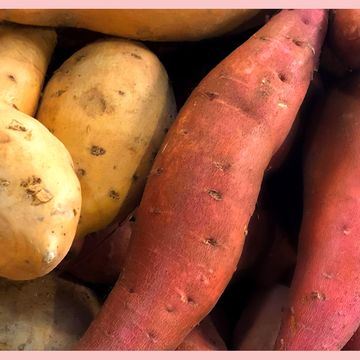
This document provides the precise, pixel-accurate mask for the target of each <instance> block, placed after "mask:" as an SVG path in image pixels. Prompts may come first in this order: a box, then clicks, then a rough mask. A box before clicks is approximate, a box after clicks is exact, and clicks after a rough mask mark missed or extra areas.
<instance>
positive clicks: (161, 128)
mask: <svg viewBox="0 0 360 360" xmlns="http://www.w3.org/2000/svg"><path fill="white" fill-rule="evenodd" d="M175 111H176V108H175V102H174V97H173V93H172V89H171V87H170V85H169V80H168V77H167V73H166V71H165V69H164V68H163V66H162V65H161V63H160V61H159V60H158V58H157V57H156V56H155V55H154V54H153V53H152V52H150V51H149V50H148V49H147V48H145V47H144V46H142V45H141V44H138V43H135V42H131V41H127V40H120V39H110V40H103V41H99V42H96V43H93V44H91V45H88V46H86V47H85V48H83V49H81V50H80V51H78V52H77V53H75V54H74V55H73V56H72V57H71V58H70V59H68V60H67V61H66V62H65V63H64V64H63V65H62V66H61V67H60V68H59V70H58V71H57V72H56V73H55V74H54V76H53V77H52V78H51V79H50V81H49V82H48V84H47V86H46V88H45V90H44V96H43V98H42V101H41V104H40V107H39V112H38V115H37V118H38V119H39V121H41V122H42V123H43V124H44V125H45V126H46V127H47V128H48V129H49V130H50V131H51V132H52V133H53V134H54V135H55V136H56V137H57V138H59V139H60V140H61V141H62V142H63V143H64V144H65V146H66V147H67V149H68V150H69V152H70V153H71V156H72V158H73V160H74V164H75V169H76V172H77V174H78V176H79V179H80V183H81V188H82V197H83V203H82V210H81V220H80V223H79V228H78V232H77V237H80V238H81V237H83V236H85V235H86V234H88V233H90V232H94V231H97V230H100V229H102V228H105V227H106V226H107V225H108V224H109V223H111V222H112V221H113V220H114V219H115V217H116V216H118V218H119V219H120V220H123V219H125V217H126V216H127V215H128V213H129V212H130V211H131V210H133V209H134V207H135V206H136V204H137V202H138V201H139V199H140V196H141V192H142V190H143V187H144V184H145V180H146V176H147V175H148V173H149V171H150V169H151V164H152V161H153V157H154V155H155V154H156V152H157V150H158V147H159V146H160V144H161V141H162V139H163V137H164V136H165V133H166V131H167V129H168V128H169V126H170V124H171V122H172V120H173V119H174V117H175Z"/></svg>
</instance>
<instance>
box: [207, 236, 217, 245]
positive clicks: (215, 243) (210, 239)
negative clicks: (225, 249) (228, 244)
mask: <svg viewBox="0 0 360 360" xmlns="http://www.w3.org/2000/svg"><path fill="white" fill-rule="evenodd" d="M204 244H206V245H211V246H213V247H216V246H217V245H218V242H217V240H216V239H214V238H213V237H208V238H206V239H205V240H204Z"/></svg>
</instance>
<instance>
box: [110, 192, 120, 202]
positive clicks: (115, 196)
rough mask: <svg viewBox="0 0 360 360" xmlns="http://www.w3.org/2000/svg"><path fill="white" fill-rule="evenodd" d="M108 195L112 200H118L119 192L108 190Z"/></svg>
mask: <svg viewBox="0 0 360 360" xmlns="http://www.w3.org/2000/svg"><path fill="white" fill-rule="evenodd" d="M109 197H110V198H111V199H113V200H120V194H119V193H118V192H117V191H115V190H110V191H109Z"/></svg>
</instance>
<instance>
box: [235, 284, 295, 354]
mask: <svg viewBox="0 0 360 360" xmlns="http://www.w3.org/2000/svg"><path fill="white" fill-rule="evenodd" d="M288 292H289V289H288V288H287V287H286V286H282V285H276V286H274V287H273V288H272V289H271V290H269V291H267V292H265V293H264V292H257V293H256V294H255V295H254V297H253V298H252V299H251V302H250V304H249V306H248V308H247V309H245V312H244V313H243V315H242V316H241V318H240V320H239V322H238V324H237V326H236V329H235V332H234V348H235V350H272V349H273V347H274V343H275V340H276V337H277V335H278V332H279V329H280V324H281V317H282V311H283V308H284V307H285V306H286V305H287V301H288Z"/></svg>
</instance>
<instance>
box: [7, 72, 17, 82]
mask: <svg viewBox="0 0 360 360" xmlns="http://www.w3.org/2000/svg"><path fill="white" fill-rule="evenodd" d="M8 78H9V79H10V80H11V81H13V82H14V83H16V78H15V76H14V75H12V74H9V75H8Z"/></svg>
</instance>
